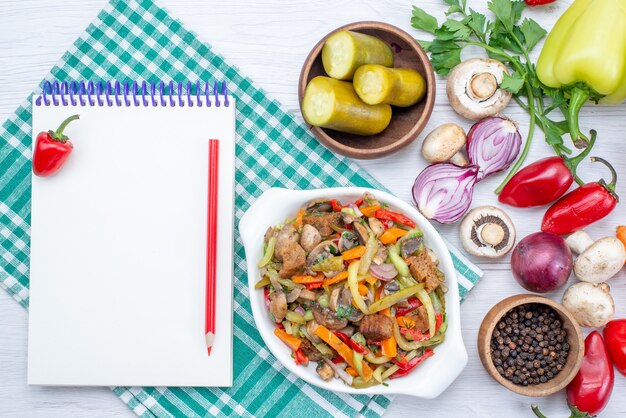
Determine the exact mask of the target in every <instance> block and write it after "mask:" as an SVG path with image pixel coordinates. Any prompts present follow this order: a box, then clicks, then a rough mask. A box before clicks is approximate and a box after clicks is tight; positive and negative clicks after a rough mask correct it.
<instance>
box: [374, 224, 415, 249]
mask: <svg viewBox="0 0 626 418" xmlns="http://www.w3.org/2000/svg"><path fill="white" fill-rule="evenodd" d="M408 232H409V231H407V230H405V229H402V228H396V227H395V226H394V227H393V228H389V229H388V230H386V231H385V232H383V234H382V235H381V236H380V238H379V239H380V242H382V243H383V244H385V245H388V244H395V243H396V241H397V240H398V238H401V237H403V236H405V235H406V234H407V233H408Z"/></svg>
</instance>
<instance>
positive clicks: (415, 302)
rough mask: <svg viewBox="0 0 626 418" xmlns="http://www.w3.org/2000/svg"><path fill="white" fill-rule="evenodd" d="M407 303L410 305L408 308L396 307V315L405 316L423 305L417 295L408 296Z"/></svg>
mask: <svg viewBox="0 0 626 418" xmlns="http://www.w3.org/2000/svg"><path fill="white" fill-rule="evenodd" d="M407 303H408V304H409V306H407V307H406V308H401V307H398V308H396V317H398V316H405V315H406V314H408V313H410V312H413V311H414V310H416V309H417V308H419V307H420V306H422V302H420V300H419V299H418V298H416V297H415V296H412V297H410V298H408V299H407Z"/></svg>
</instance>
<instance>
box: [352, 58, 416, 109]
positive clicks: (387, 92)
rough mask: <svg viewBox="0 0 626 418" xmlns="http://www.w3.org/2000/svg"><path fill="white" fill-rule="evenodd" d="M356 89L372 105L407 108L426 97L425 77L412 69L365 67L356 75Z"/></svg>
mask: <svg viewBox="0 0 626 418" xmlns="http://www.w3.org/2000/svg"><path fill="white" fill-rule="evenodd" d="M354 89H355V90H356V93H357V94H358V95H359V97H360V98H361V100H363V101H364V102H365V103H367V104H370V105H376V104H380V103H384V104H389V105H393V106H400V107H407V106H412V105H414V104H415V103H417V102H419V101H420V100H422V99H423V98H424V96H425V95H426V82H425V81H424V77H422V75H421V74H420V73H418V72H417V71H415V70H413V69H411V68H387V67H383V66H382V65H373V64H369V65H363V66H361V67H359V69H358V70H356V73H354Z"/></svg>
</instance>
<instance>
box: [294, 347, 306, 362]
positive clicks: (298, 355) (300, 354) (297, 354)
mask: <svg viewBox="0 0 626 418" xmlns="http://www.w3.org/2000/svg"><path fill="white" fill-rule="evenodd" d="M293 358H294V359H296V364H297V365H300V364H302V365H303V366H306V365H308V364H309V358H308V357H307V356H306V354H304V351H302V349H301V348H298V349H297V350H296V351H294V352H293Z"/></svg>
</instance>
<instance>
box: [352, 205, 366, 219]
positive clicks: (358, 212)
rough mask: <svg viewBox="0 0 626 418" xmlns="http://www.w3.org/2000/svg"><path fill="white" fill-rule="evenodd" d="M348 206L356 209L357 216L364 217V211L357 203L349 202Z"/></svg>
mask: <svg viewBox="0 0 626 418" xmlns="http://www.w3.org/2000/svg"><path fill="white" fill-rule="evenodd" d="M348 207H349V208H350V209H352V210H353V211H354V214H355V215H356V217H357V218H362V217H363V213H362V212H361V211H360V210H359V207H358V206H357V205H355V204H354V203H350V204H348Z"/></svg>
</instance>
